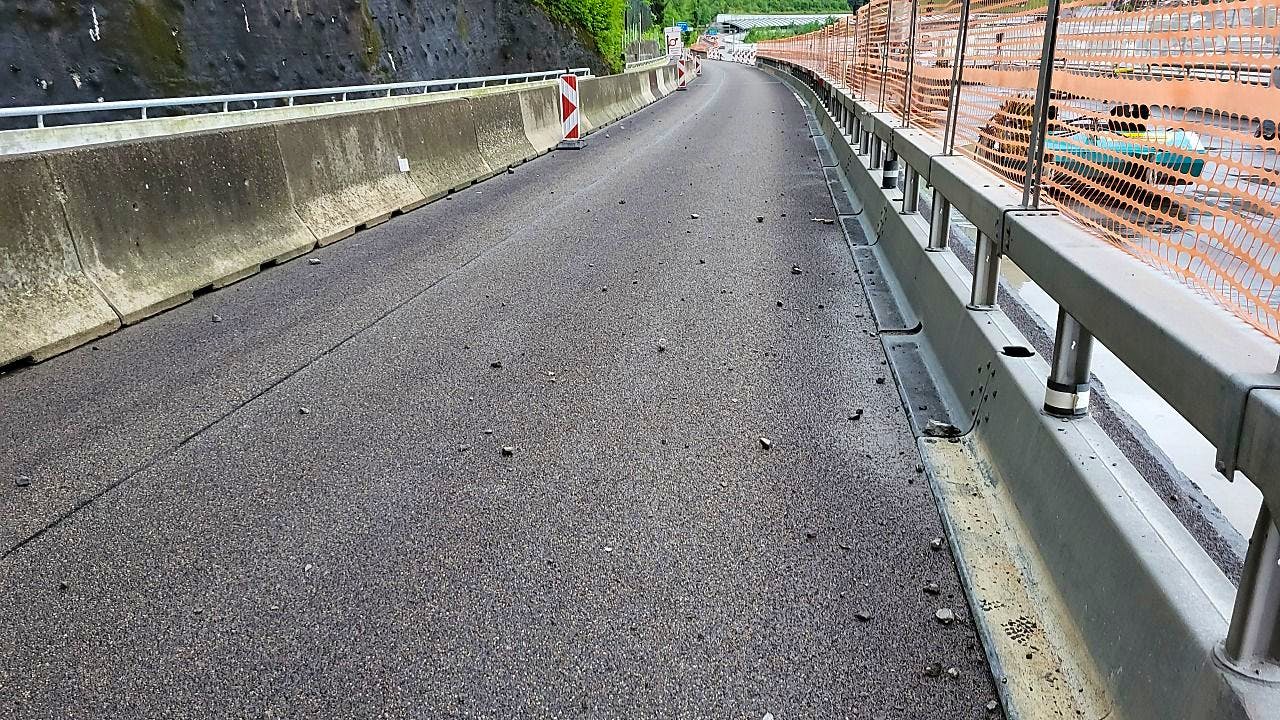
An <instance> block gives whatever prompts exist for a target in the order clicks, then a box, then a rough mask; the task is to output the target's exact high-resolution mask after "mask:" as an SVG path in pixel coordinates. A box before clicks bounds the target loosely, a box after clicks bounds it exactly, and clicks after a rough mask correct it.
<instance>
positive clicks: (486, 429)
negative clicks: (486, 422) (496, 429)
mask: <svg viewBox="0 0 1280 720" xmlns="http://www.w3.org/2000/svg"><path fill="white" fill-rule="evenodd" d="M484 434H485V435H492V434H493V428H485V429H484Z"/></svg>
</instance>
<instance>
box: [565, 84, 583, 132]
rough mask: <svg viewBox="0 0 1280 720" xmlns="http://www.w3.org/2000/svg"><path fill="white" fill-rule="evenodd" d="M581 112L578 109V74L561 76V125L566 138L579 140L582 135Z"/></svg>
mask: <svg viewBox="0 0 1280 720" xmlns="http://www.w3.org/2000/svg"><path fill="white" fill-rule="evenodd" d="M580 118H581V113H580V112H579V109H578V76H577V75H561V76H560V125H561V127H562V128H563V129H564V139H565V140H578V139H580V138H581V136H582V129H581V128H582V123H581V122H580Z"/></svg>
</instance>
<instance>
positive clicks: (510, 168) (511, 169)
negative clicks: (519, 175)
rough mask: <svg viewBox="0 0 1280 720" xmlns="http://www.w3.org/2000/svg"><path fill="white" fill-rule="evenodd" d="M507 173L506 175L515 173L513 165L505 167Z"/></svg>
mask: <svg viewBox="0 0 1280 720" xmlns="http://www.w3.org/2000/svg"><path fill="white" fill-rule="evenodd" d="M507 174H508V175H515V174H516V169H515V168H513V167H509V168H507Z"/></svg>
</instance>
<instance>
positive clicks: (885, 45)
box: [876, 0, 893, 112]
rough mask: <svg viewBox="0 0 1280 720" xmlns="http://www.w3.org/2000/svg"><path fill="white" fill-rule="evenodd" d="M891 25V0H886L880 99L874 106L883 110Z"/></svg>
mask: <svg viewBox="0 0 1280 720" xmlns="http://www.w3.org/2000/svg"><path fill="white" fill-rule="evenodd" d="M892 25H893V0H888V4H887V5H885V11H884V43H883V44H881V46H880V101H879V102H877V103H876V106H877V107H878V108H880V111H881V112H884V96H885V84H886V83H887V82H888V80H889V30H890V29H891V27H892Z"/></svg>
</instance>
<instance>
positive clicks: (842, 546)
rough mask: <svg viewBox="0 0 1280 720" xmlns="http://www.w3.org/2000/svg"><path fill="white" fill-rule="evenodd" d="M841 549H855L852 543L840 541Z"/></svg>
mask: <svg viewBox="0 0 1280 720" xmlns="http://www.w3.org/2000/svg"><path fill="white" fill-rule="evenodd" d="M840 549H841V550H852V549H853V546H852V545H850V544H849V543H840Z"/></svg>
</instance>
